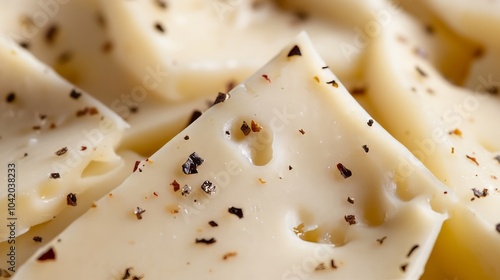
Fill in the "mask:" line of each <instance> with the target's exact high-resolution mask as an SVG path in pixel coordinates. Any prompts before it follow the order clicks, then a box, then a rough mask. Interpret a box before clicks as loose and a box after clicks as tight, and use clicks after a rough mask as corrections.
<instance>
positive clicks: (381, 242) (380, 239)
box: [377, 236, 387, 245]
mask: <svg viewBox="0 0 500 280" xmlns="http://www.w3.org/2000/svg"><path fill="white" fill-rule="evenodd" d="M385 239H387V236H384V237H382V238H379V239H377V242H378V243H379V244H380V245H382V244H383V243H384V240H385Z"/></svg>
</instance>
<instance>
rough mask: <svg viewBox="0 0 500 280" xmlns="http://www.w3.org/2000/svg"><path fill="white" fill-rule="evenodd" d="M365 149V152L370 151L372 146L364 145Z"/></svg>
mask: <svg viewBox="0 0 500 280" xmlns="http://www.w3.org/2000/svg"><path fill="white" fill-rule="evenodd" d="M363 150H364V151H365V153H368V152H369V151H370V148H368V146H367V145H363Z"/></svg>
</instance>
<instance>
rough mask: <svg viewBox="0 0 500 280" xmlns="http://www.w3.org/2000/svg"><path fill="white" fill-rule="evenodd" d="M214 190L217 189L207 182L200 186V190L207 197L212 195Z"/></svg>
mask: <svg viewBox="0 0 500 280" xmlns="http://www.w3.org/2000/svg"><path fill="white" fill-rule="evenodd" d="M216 188H217V187H216V186H215V185H214V184H212V182H210V181H208V180H206V181H205V182H203V183H202V184H201V189H202V190H203V191H204V192H205V193H206V194H208V195H214V194H215V190H216Z"/></svg>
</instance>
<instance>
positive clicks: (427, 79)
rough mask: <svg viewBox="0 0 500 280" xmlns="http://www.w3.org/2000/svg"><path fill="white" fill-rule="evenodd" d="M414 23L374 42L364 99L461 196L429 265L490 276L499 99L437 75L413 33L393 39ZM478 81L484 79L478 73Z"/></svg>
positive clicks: (455, 273)
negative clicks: (415, 48) (420, 52)
mask: <svg viewBox="0 0 500 280" xmlns="http://www.w3.org/2000/svg"><path fill="white" fill-rule="evenodd" d="M414 25H415V23H414V22H412V21H409V20H403V19H401V18H400V19H398V20H397V21H395V22H394V24H393V25H391V26H390V27H389V28H388V29H387V31H386V32H385V33H384V34H383V36H381V37H380V38H379V40H377V41H376V43H375V44H374V45H373V48H372V49H371V50H370V54H369V58H370V59H369V61H368V63H369V64H368V65H369V66H368V67H367V73H368V74H367V81H368V83H369V84H370V90H369V91H368V96H367V99H369V100H370V103H371V105H372V106H373V107H372V108H373V112H374V116H375V117H376V118H377V120H379V121H380V122H381V124H382V125H383V126H384V127H386V128H387V129H388V131H389V132H390V133H391V134H392V135H394V136H395V137H396V139H398V140H399V141H401V143H403V144H404V145H405V146H406V147H407V148H408V149H409V150H410V151H412V153H413V154H414V155H415V156H417V158H419V159H420V160H421V161H422V162H423V163H424V164H425V165H426V166H427V167H428V168H429V169H430V170H431V171H432V172H433V174H434V175H435V176H436V177H438V178H439V179H440V180H441V181H442V182H444V183H445V184H446V185H448V186H449V189H450V190H454V191H456V193H457V194H458V195H459V197H460V201H461V203H460V205H458V206H457V207H456V209H455V210H453V211H452V216H451V218H450V220H448V221H446V222H445V225H444V230H443V232H442V233H441V235H440V237H439V239H438V243H437V245H436V251H435V252H434V255H433V256H435V257H433V258H432V261H430V262H429V265H430V266H436V269H438V270H440V271H441V272H442V273H444V274H445V275H446V277H448V278H451V279H453V278H454V277H458V278H460V279H462V278H464V279H472V278H480V279H496V278H498V276H499V275H500V268H499V266H498V265H497V260H498V258H499V257H500V233H499V232H498V224H499V223H500V218H499V217H498V213H499V211H500V206H499V205H500V192H499V187H500V180H499V178H500V158H499V157H498V153H499V151H500V144H499V142H498V139H499V138H500V130H499V129H498V128H499V127H500V121H499V120H500V111H499V110H498V108H499V107H500V99H499V98H498V96H495V95H491V94H487V93H484V90H481V91H475V92H472V91H469V90H465V89H462V88H457V87H454V86H452V85H451V84H449V83H448V82H447V81H446V80H445V79H443V78H442V77H441V76H440V75H439V73H437V71H436V70H435V69H434V68H433V67H432V66H431V65H430V64H429V63H428V62H427V61H425V60H424V59H421V58H420V57H419V56H418V55H416V54H415V53H414V52H413V51H412V50H413V46H414V45H413V44H414V43H413V42H412V41H411V40H408V41H404V42H401V41H400V40H399V38H400V37H401V36H405V37H407V38H412V34H411V33H409V32H408V30H412V29H413V26H414ZM476 86H477V87H478V88H481V89H484V88H485V86H486V85H484V84H482V83H481V81H480V80H478V81H477V84H476ZM471 236H478V238H471ZM479 236H481V237H479ZM450 240H454V242H450ZM485 248H490V249H489V250H488V249H485ZM450 252H454V253H450ZM444 256H446V257H444ZM485 256H487V257H485Z"/></svg>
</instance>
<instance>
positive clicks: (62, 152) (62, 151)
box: [56, 147, 68, 156]
mask: <svg viewBox="0 0 500 280" xmlns="http://www.w3.org/2000/svg"><path fill="white" fill-rule="evenodd" d="M67 152H68V147H63V148H61V149H59V150H58V151H56V155H57V156H62V155H64V154H65V153H67Z"/></svg>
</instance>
